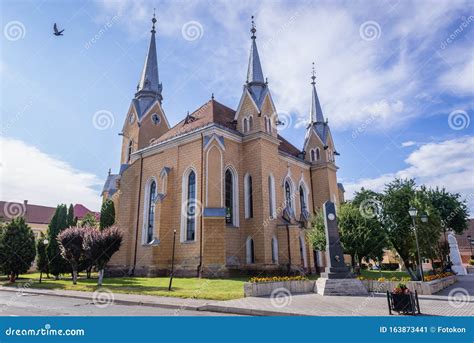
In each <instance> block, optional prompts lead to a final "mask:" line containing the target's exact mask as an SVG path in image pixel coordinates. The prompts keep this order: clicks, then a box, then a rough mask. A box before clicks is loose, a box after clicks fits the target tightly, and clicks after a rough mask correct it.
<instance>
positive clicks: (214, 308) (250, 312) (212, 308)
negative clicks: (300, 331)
mask: <svg viewBox="0 0 474 343" xmlns="http://www.w3.org/2000/svg"><path fill="white" fill-rule="evenodd" d="M198 311H209V312H220V313H230V314H239V315H245V316H279V317H282V316H283V317H285V316H287V317H288V316H290V317H293V316H298V317H307V316H308V315H306V314H299V313H291V312H279V311H271V310H257V309H251V308H241V307H230V306H220V305H212V304H211V305H204V306H202V307H200V308H199V309H198Z"/></svg>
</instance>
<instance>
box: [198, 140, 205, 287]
mask: <svg viewBox="0 0 474 343" xmlns="http://www.w3.org/2000/svg"><path fill="white" fill-rule="evenodd" d="M203 185H204V135H203V134H202V133H201V197H200V198H201V218H200V222H201V225H200V227H199V266H198V270H197V274H198V277H199V278H201V277H202V248H203V241H202V227H203V225H204V220H203V217H204V204H203V201H202V200H203V194H202V192H203Z"/></svg>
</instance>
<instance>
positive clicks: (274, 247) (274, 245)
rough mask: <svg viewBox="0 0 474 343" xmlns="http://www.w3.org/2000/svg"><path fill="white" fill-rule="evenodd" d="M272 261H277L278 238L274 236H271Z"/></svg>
mask: <svg viewBox="0 0 474 343" xmlns="http://www.w3.org/2000/svg"><path fill="white" fill-rule="evenodd" d="M272 262H273V263H278V240H277V238H276V237H273V238H272Z"/></svg>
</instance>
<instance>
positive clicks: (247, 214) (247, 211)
mask: <svg viewBox="0 0 474 343" xmlns="http://www.w3.org/2000/svg"><path fill="white" fill-rule="evenodd" d="M249 177H251V175H250V174H249V173H246V174H245V176H244V205H245V208H244V209H245V219H250V201H249V198H250V190H249ZM253 187H254V185H253V178H252V190H253ZM252 200H253V197H252ZM252 203H253V201H252ZM252 205H253V204H252Z"/></svg>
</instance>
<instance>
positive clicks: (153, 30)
mask: <svg viewBox="0 0 474 343" xmlns="http://www.w3.org/2000/svg"><path fill="white" fill-rule="evenodd" d="M151 22H152V23H153V25H152V27H151V33H156V31H155V23H156V13H155V8H154V9H153V19H152V20H151Z"/></svg>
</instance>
